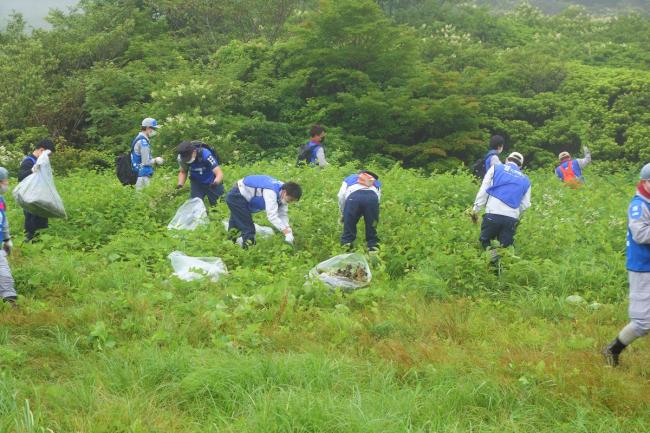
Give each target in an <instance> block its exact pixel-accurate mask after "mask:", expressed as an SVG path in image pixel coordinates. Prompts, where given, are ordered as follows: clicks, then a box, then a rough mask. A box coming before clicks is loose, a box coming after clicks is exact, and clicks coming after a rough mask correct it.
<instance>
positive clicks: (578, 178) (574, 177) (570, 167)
mask: <svg viewBox="0 0 650 433" xmlns="http://www.w3.org/2000/svg"><path fill="white" fill-rule="evenodd" d="M582 151H583V153H584V155H585V157H584V158H577V159H572V158H571V154H570V153H569V152H560V154H559V155H558V159H559V160H560V165H558V166H557V167H556V168H555V175H556V176H557V177H558V178H559V179H560V180H561V181H562V182H564V183H566V184H568V185H572V184H573V185H580V184H582V183H584V182H585V180H584V177H583V176H582V169H583V168H585V167H586V166H587V165H588V164H589V163H590V162H591V152H589V149H587V146H583V147H582Z"/></svg>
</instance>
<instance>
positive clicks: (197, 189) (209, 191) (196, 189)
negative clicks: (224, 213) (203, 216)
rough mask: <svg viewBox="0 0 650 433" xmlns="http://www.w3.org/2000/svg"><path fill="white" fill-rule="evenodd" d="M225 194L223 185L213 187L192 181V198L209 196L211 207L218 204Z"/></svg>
mask: <svg viewBox="0 0 650 433" xmlns="http://www.w3.org/2000/svg"><path fill="white" fill-rule="evenodd" d="M223 193H224V188H223V184H221V185H212V184H205V183H200V182H197V181H194V180H192V179H190V198H197V197H198V198H200V199H201V200H203V198H204V197H205V196H206V195H207V196H208V201H209V202H210V206H214V205H215V204H217V200H218V199H219V197H221V196H222V195H223Z"/></svg>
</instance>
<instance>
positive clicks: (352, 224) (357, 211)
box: [341, 190, 379, 248]
mask: <svg viewBox="0 0 650 433" xmlns="http://www.w3.org/2000/svg"><path fill="white" fill-rule="evenodd" d="M361 217H363V220H364V222H365V223H366V243H367V245H368V248H374V247H376V246H377V245H379V238H377V223H379V197H377V194H375V193H374V192H373V191H368V190H360V191H355V192H353V193H352V194H350V196H349V197H348V198H347V199H346V200H345V207H344V208H343V234H342V235H341V245H345V244H352V243H353V242H354V240H355V239H356V238H357V223H358V222H359V220H360V219H361Z"/></svg>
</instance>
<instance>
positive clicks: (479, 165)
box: [472, 135, 505, 179]
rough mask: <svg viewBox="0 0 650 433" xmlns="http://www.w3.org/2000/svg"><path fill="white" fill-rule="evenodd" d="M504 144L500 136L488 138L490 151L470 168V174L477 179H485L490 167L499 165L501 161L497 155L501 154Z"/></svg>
mask: <svg viewBox="0 0 650 433" xmlns="http://www.w3.org/2000/svg"><path fill="white" fill-rule="evenodd" d="M504 143H505V140H504V138H503V136H501V135H493V136H492V137H490V143H489V147H490V149H489V150H488V152H487V153H486V154H485V155H484V156H483V158H479V159H478V160H476V162H475V163H474V166H473V167H472V172H473V173H474V175H475V176H476V177H477V178H479V179H483V178H484V177H485V174H486V173H487V172H488V170H489V169H490V168H491V167H493V166H495V165H497V164H501V159H499V154H500V153H501V152H503V145H504Z"/></svg>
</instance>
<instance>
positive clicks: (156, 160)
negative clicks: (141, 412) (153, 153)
mask: <svg viewBox="0 0 650 433" xmlns="http://www.w3.org/2000/svg"><path fill="white" fill-rule="evenodd" d="M164 162H165V160H164V159H162V157H160V156H157V157H155V158H154V159H153V163H154V164H157V165H163V163H164Z"/></svg>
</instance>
